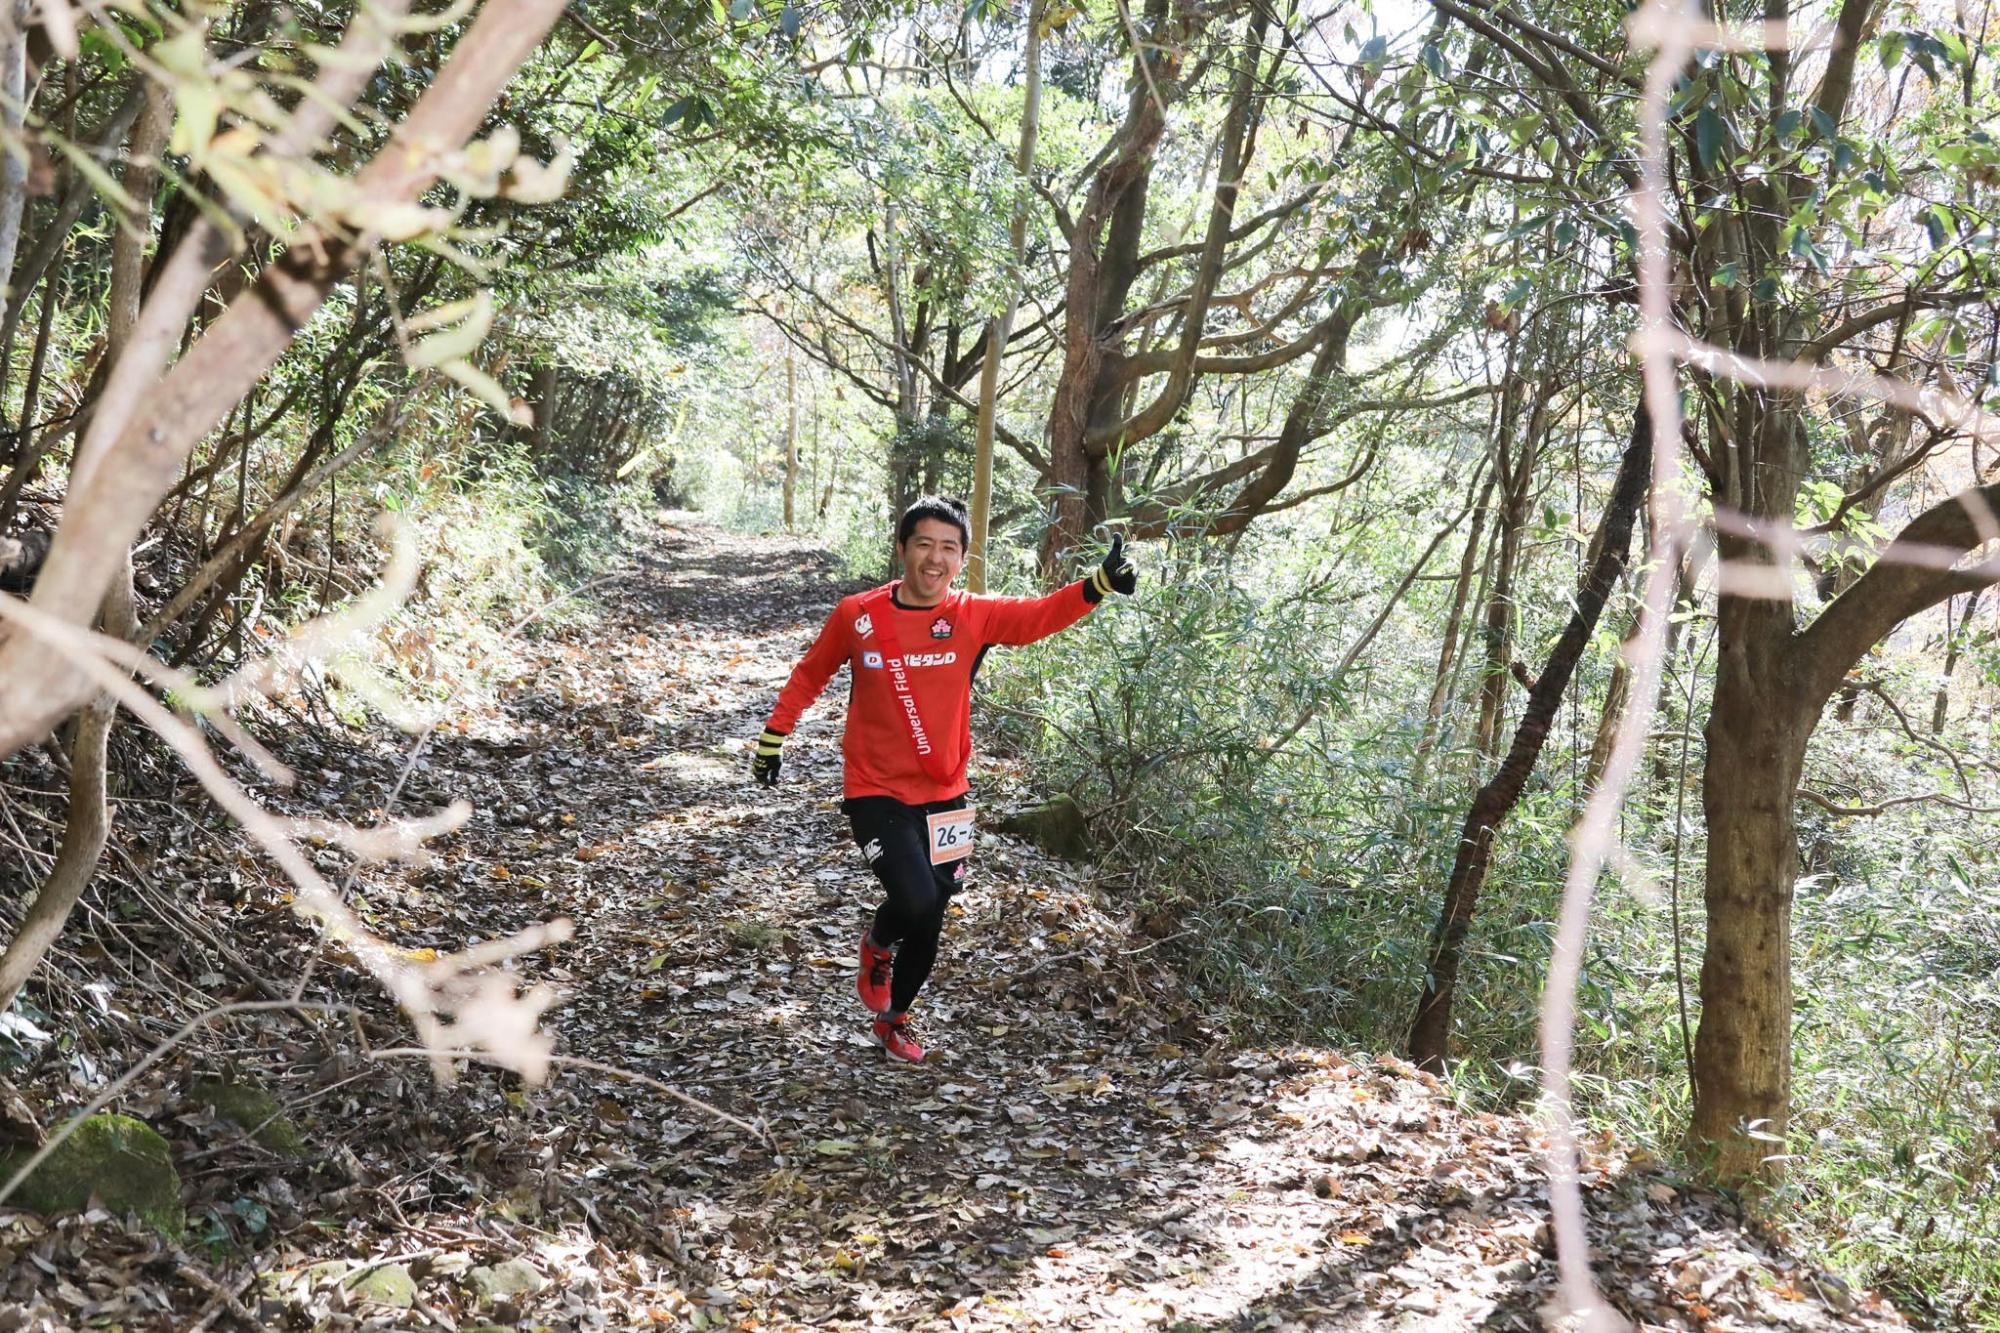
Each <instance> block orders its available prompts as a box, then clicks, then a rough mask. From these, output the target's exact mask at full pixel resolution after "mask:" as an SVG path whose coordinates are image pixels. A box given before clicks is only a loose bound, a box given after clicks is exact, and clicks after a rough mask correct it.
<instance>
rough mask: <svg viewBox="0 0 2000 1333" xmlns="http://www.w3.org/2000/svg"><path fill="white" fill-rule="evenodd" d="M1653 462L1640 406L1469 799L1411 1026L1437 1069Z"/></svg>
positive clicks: (1626, 549)
mask: <svg viewBox="0 0 2000 1333" xmlns="http://www.w3.org/2000/svg"><path fill="white" fill-rule="evenodd" d="M1652 467H1653V423H1652V418H1651V417H1650V416H1649V415H1648V414H1647V412H1646V410H1645V407H1644V405H1643V404H1641V406H1640V408H1639V410H1638V412H1637V414H1636V415H1635V416H1634V419H1633V423H1632V437H1631V441H1630V442H1629V443H1628V444H1627V445H1626V446H1625V457H1624V458H1623V459H1622V460H1621V461H1620V462H1619V465H1618V478H1617V480H1616V482H1615V483H1614V484H1613V486H1612V489H1611V497H1610V499H1608V500H1607V501H1605V505H1604V515H1603V517H1602V518H1600V519H1599V520H1598V525H1597V537H1596V540H1595V542H1594V543H1593V544H1594V545H1595V546H1596V548H1597V558H1596V559H1595V560H1593V561H1592V562H1591V565H1590V568H1589V570H1588V572H1587V573H1586V574H1585V576H1584V580H1583V586H1582V587H1581V588H1580V589H1578V591H1577V598H1576V609H1575V610H1574V611H1572V612H1571V613H1570V618H1569V623H1568V624H1567V625H1565V626H1564V627H1563V632H1562V637H1560V638H1559V639H1557V640H1556V645H1555V647H1554V648H1553V649H1552V650H1551V651H1550V653H1549V660H1548V664H1547V665H1546V666H1544V667H1543V668H1542V672H1541V675H1539V676H1538V677H1536V679H1535V685H1534V688H1533V689H1531V690H1529V691H1528V706H1527V708H1526V709H1525V710H1523V712H1522V715H1521V724H1520V726H1519V727H1517V728H1516V729H1515V731H1514V741H1513V744H1512V745H1511V746H1509V747H1508V750H1507V757H1506V759H1505V761H1504V762H1502V763H1501V765H1500V768H1499V771H1497V772H1496V773H1494V775H1493V776H1492V778H1491V779H1489V780H1488V781H1487V783H1486V785H1485V786H1483V787H1481V788H1480V789H1479V791H1478V793H1477V794H1476V795H1475V796H1474V797H1473V798H1472V806H1471V808H1470V809H1469V810H1467V811H1466V814H1465V824H1464V826H1463V828H1462V829H1461V830H1460V832H1459V839H1458V853H1457V855H1456V857H1455V858H1454V859H1453V862H1452V868H1451V878H1450V880H1449V881H1447V883H1446V885H1445V893H1444V906H1443V910H1442V911H1440V912H1439V914H1438V920H1437V925H1436V926H1435V928H1434V929H1433V930H1432V932H1431V946H1430V966H1429V968H1428V969H1427V971H1426V973H1425V977H1424V990H1423V995H1422V997H1421V998H1420V999H1419V1000H1418V1002H1417V1011H1416V1015H1415V1017H1414V1019H1413V1020H1412V1021H1411V1024H1410V1058H1411V1059H1413V1060H1415V1061H1416V1062H1417V1064H1418V1065H1419V1066H1420V1067H1422V1068H1424V1069H1428V1070H1430V1071H1432V1072H1433V1073H1439V1072H1442V1071H1443V1069H1444V1064H1445V1057H1446V1055H1447V1054H1448V1051H1449V1047H1450V1040H1451V1007H1452V1000H1453V997H1454V995H1455V993H1456V990H1457V985H1458V971H1459V964H1460V960H1461V959H1462V958H1463V957H1464V953H1465V936H1466V932H1467V931H1468V930H1469V929H1470V928H1471V926H1472V918H1473V914H1474V912H1475V910H1476V909H1477V907H1478V905H1479V892H1480V889H1481V888H1482V887H1483V886H1484V884H1485V881H1486V870H1487V867H1488V866H1489V865H1490V864H1491V863H1492V859H1493V839H1494V835H1495V832H1496V830H1498V828H1499V827H1500V823H1501V821H1502V820H1504V819H1506V817H1507V816H1508V814H1510V813H1511V812H1512V811H1513V809H1514V806H1515V804H1516V803H1517V802H1518V801H1519V800H1520V799H1521V792H1522V790H1523V789H1524V788H1525V787H1526V786H1527V783H1528V776H1529V774H1531V773H1533V772H1534V769H1535V762H1536V760H1537V759H1538V758H1540V756H1541V752H1542V746H1543V745H1544V743H1546V742H1547V740H1548V735H1549V727H1550V726H1551V725H1552V724H1553V723H1554V721H1555V716H1556V710H1557V708H1559V707H1560V706H1561V704H1562V697H1563V693H1564V691H1565V690H1566V689H1567V688H1568V686H1569V682H1570V678H1571V676H1572V675H1574V674H1575V671H1576V664H1577V663H1578V662H1579V661H1580V660H1582V657H1583V652H1584V649H1585V648H1586V647H1588V646H1589V644H1590V636H1591V635H1592V634H1593V633H1595V632H1596V630H1597V620H1598V617H1599V616H1600V615H1601V614H1603V611H1604V603H1605V601H1606V600H1607V599H1609V597H1610V596H1611V590H1612V589H1613V588H1615V587H1616V586H1617V584H1618V580H1619V578H1620V577H1622V576H1623V575H1624V572H1625V565H1626V561H1627V560H1628V559H1629V558H1630V554H1631V547H1632V527H1633V525H1634V523H1635V522H1636V521H1637V519H1638V514H1639V505H1640V503H1641V502H1642V501H1643V500H1644V498H1645V495H1646V487H1647V484H1648V482H1649V481H1650V479H1651V477H1652Z"/></svg>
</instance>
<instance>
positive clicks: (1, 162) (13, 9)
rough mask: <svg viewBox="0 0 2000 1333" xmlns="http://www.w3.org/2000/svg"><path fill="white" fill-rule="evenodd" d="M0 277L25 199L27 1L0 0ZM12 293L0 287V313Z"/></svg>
mask: <svg viewBox="0 0 2000 1333" xmlns="http://www.w3.org/2000/svg"><path fill="white" fill-rule="evenodd" d="M0 3H4V5H5V7H4V9H0V142H4V144H5V147H4V149H0V278H12V277H13V274H14V252H15V250H16V249H18V248H19V247H20V244H21V214H22V212H23V211H24V210H25V209H26V208H27V204H28V157H27V154H26V153H25V152H24V151H22V148H23V143H22V129H23V126H24V123H25V117H26V115H27V111H28V6H27V5H26V4H25V3H22V2H21V0H0ZM14 305H15V294H14V293H12V292H4V291H0V316H4V313H5V312H6V311H8V310H10V309H12V308H13V306H14Z"/></svg>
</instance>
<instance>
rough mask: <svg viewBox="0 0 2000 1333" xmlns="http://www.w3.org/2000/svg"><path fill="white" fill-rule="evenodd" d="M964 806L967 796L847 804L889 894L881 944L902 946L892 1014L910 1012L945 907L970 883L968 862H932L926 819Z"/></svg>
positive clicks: (880, 912)
mask: <svg viewBox="0 0 2000 1333" xmlns="http://www.w3.org/2000/svg"><path fill="white" fill-rule="evenodd" d="M964 807H965V798H964V797H963V796H958V797H954V798H953V799H951V800H949V801H933V802H931V803H930V804H929V805H905V804H903V803H902V802H901V801H898V800H894V799H892V798H890V797H887V796H856V797H852V798H850V799H848V800H846V801H843V802H841V805H840V808H841V810H842V811H844V812H845V813H846V815H847V822H848V824H849V826H850V827H852V828H853V830H854V841H855V842H856V843H857V844H858V845H859V846H860V848H861V853H862V855H863V856H866V857H867V858H868V865H869V868H870V869H872V870H873V871H874V872H875V877H876V878H877V879H879V880H881V881H882V888H883V890H884V891H885V892H886V893H887V895H888V896H887V897H886V898H885V899H884V900H883V902H882V905H881V906H880V907H879V908H877V909H876V910H875V943H876V945H877V946H878V947H881V948H888V947H890V946H891V945H893V946H895V947H896V971H895V978H894V981H893V983H892V985H891V987H890V992H889V1008H890V1011H891V1012H892V1013H901V1012H903V1011H904V1010H905V1009H908V1008H909V1007H910V1005H911V1004H912V1003H913V1002H914V1001H915V1000H916V998H917V992H918V991H919V990H921V989H923V984H924V982H925V980H926V979H928V978H929V976H930V974H931V966H932V964H934V963H935V962H936V961H937V950H938V935H939V934H940V933H941V932H942V931H943V930H944V914H945V909H946V908H947V907H949V906H950V905H951V895H952V894H953V893H955V892H957V891H958V888H959V885H960V884H961V883H962V882H963V881H964V879H965V862H964V860H962V859H961V860H957V861H951V862H947V863H946V864H944V865H938V866H934V865H932V864H931V857H930V844H929V840H928V836H927V833H926V829H925V826H924V816H926V815H929V814H934V813H936V812H937V811H939V810H961V809H963V808H964Z"/></svg>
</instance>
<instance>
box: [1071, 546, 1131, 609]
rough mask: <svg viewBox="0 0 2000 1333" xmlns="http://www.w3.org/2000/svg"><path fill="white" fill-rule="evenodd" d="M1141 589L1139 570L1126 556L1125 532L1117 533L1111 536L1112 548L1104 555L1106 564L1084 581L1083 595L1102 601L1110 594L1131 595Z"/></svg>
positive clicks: (1092, 572) (1093, 600) (1094, 600)
mask: <svg viewBox="0 0 2000 1333" xmlns="http://www.w3.org/2000/svg"><path fill="white" fill-rule="evenodd" d="M1138 589H1139V570H1138V567H1137V566H1135V565H1134V564H1133V563H1132V562H1131V561H1130V560H1127V559H1126V558H1125V534H1124V533H1122V532H1120V533H1116V534H1114V535H1113V536H1112V538H1111V550H1110V551H1109V552H1107V553H1106V555H1105V557H1104V564H1103V565H1102V566H1100V567H1099V568H1097V569H1094V570H1092V571H1091V573H1090V578H1089V579H1087V580H1086V581H1085V582H1084V585H1083V595H1084V597H1086V598H1087V599H1089V600H1090V601H1092V602H1101V601H1103V600H1104V599H1105V598H1106V597H1108V596H1109V595H1110V594H1112V593H1114V592H1116V593H1123V594H1124V595H1125V596H1127V597H1130V596H1131V595H1132V594H1133V593H1135V592H1137V591H1138Z"/></svg>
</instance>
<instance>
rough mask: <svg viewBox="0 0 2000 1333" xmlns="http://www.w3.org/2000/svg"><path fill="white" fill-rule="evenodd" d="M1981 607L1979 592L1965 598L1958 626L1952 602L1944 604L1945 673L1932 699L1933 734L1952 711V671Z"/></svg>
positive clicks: (1939, 728) (1942, 726)
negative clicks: (1954, 625)
mask: <svg viewBox="0 0 2000 1333" xmlns="http://www.w3.org/2000/svg"><path fill="white" fill-rule="evenodd" d="M1978 609H1979V594H1978V593H1976V592H1975V593H1973V594H1972V596H1970V597H1968V598H1966V599H1965V610H1963V611H1961V612H1960V613H1959V616H1958V628H1957V629H1956V630H1954V629H1953V628H1952V624H1951V603H1950V602H1946V603H1945V604H1944V638H1945V643H1944V675H1943V676H1942V677H1941V678H1940V679H1939V681H1938V687H1937V694H1936V696H1935V697H1933V698H1932V700H1931V735H1933V736H1935V735H1937V734H1938V733H1939V732H1940V731H1943V730H1944V724H1945V718H1946V716H1947V715H1948V714H1949V713H1950V711H1951V673H1952V672H1953V671H1955V670H1957V669H1958V655H1959V652H1960V650H1962V649H1963V648H1964V647H1965V632H1966V629H1967V627H1968V626H1970V625H1971V624H1972V613H1973V612H1975V611H1977V610H1978Z"/></svg>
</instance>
